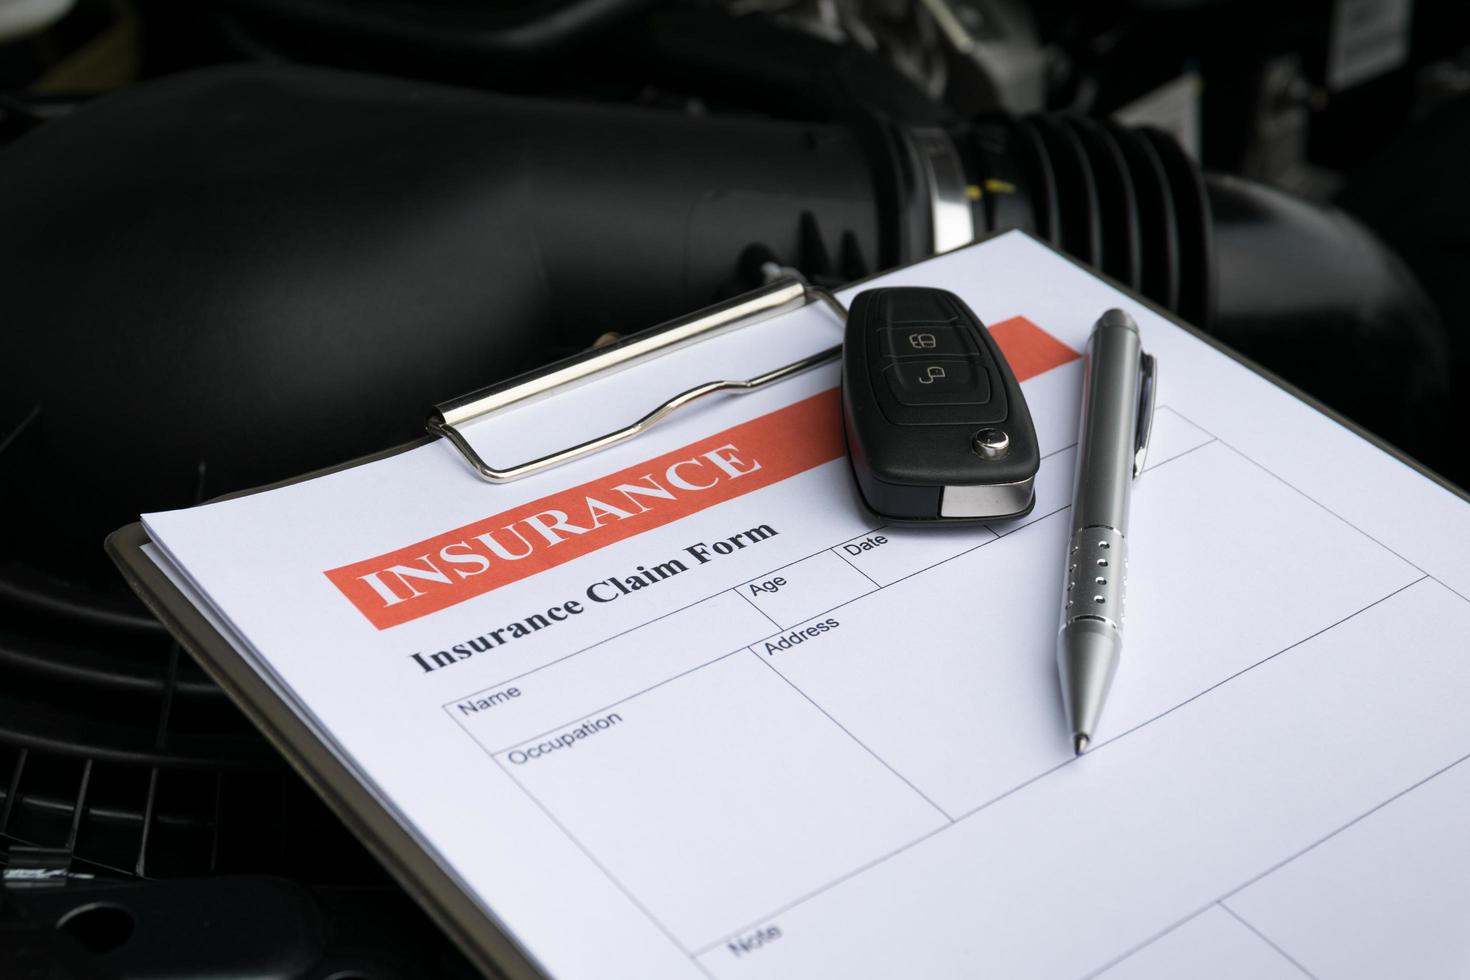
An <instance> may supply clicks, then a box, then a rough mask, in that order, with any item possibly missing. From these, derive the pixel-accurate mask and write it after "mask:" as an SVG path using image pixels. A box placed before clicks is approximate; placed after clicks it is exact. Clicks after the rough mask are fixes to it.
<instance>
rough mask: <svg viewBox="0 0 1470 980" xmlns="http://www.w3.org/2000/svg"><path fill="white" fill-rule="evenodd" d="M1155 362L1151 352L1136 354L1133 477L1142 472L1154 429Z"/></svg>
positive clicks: (1135, 477) (1136, 477)
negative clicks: (1136, 389)
mask: <svg viewBox="0 0 1470 980" xmlns="http://www.w3.org/2000/svg"><path fill="white" fill-rule="evenodd" d="M1156 368H1157V365H1156V362H1155V360H1154V356H1153V355H1152V354H1145V353H1143V352H1141V351H1140V352H1139V355H1138V430H1137V432H1136V434H1135V436H1134V441H1133V478H1134V479H1135V480H1136V479H1138V476H1139V474H1141V473H1142V472H1143V461H1144V460H1145V459H1147V458H1148V441H1149V439H1150V438H1152V436H1153V431H1154V391H1155V388H1156V385H1155V372H1156Z"/></svg>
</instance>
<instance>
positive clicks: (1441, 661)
mask: <svg viewBox="0 0 1470 980" xmlns="http://www.w3.org/2000/svg"><path fill="white" fill-rule="evenodd" d="M872 285H885V286H886V285H933V286H941V287H944V288H947V289H950V290H952V291H953V292H955V293H957V294H958V295H959V296H960V297H961V298H963V299H964V300H965V301H967V302H968V303H969V304H970V306H971V307H972V308H973V309H974V310H975V311H976V312H977V313H978V314H979V316H980V317H981V318H982V319H983V320H984V321H985V322H987V323H988V324H991V325H992V327H993V328H994V330H995V333H996V335H997V338H998V340H999V341H1000V342H1001V344H1002V346H1003V347H1005V348H1006V350H1007V354H1008V357H1009V359H1010V360H1011V362H1012V365H1013V366H1014V368H1015V370H1016V373H1017V375H1018V377H1020V378H1022V379H1024V380H1023V388H1024V391H1025V394H1026V398H1027V400H1028V403H1029V405H1030V408H1031V413H1032V415H1033V417H1034V419H1035V423H1036V428H1037V433H1038V436H1039V438H1040V441H1041V449H1042V453H1043V455H1044V457H1045V458H1044V460H1043V463H1042V468H1041V472H1040V474H1039V475H1038V477H1037V481H1036V485H1037V498H1038V499H1037V504H1036V508H1035V510H1034V512H1033V513H1031V514H1030V515H1029V516H1027V517H1026V518H1024V519H1021V520H1017V521H1012V522H1004V523H996V524H993V525H991V526H988V527H969V528H963V529H935V528H920V529H903V528H897V527H885V526H883V524H882V522H881V521H880V520H878V519H876V518H874V517H873V516H871V515H870V514H867V513H865V512H864V511H863V509H862V508H861V506H860V504H859V503H858V500H857V498H856V495H855V493H854V489H853V485H852V477H851V473H850V470H849V467H848V463H847V460H846V459H845V457H844V455H843V443H842V436H841V430H840V417H839V408H838V402H837V396H836V393H835V386H836V385H837V382H838V374H837V368H836V366H835V365H829V366H827V367H823V368H820V369H817V370H814V371H811V372H808V373H806V374H804V375H801V376H799V377H796V378H794V379H792V380H789V381H786V382H782V383H781V384H778V385H775V386H773V387H771V388H769V389H765V390H761V391H759V392H757V393H753V394H750V395H746V396H743V397H738V398H726V399H723V400H710V401H707V402H702V403H699V404H698V406H697V407H694V408H691V409H687V410H685V411H684V412H683V413H682V414H679V415H676V416H674V417H672V418H671V419H670V420H669V421H668V422H666V423H663V424H662V425H660V426H659V427H657V428H655V429H654V430H652V431H651V432H650V433H648V434H647V435H645V436H642V437H640V438H638V439H635V440H632V441H631V442H628V443H626V444H624V445H621V446H619V447H617V448H615V449H612V450H609V451H607V452H604V453H601V454H599V455H595V456H592V457H589V458H587V459H584V460H581V461H579V462H577V463H574V464H571V465H568V466H566V467H563V468H561V469H556V470H552V471H550V472H548V473H545V474H542V475H540V476H537V477H534V478H531V479H527V480H525V481H523V482H518V483H512V484H507V485H498V486H494V485H488V484H485V483H483V482H481V481H479V480H478V479H476V478H475V477H474V476H473V475H472V474H471V473H470V472H469V470H468V469H467V468H466V467H465V466H464V464H463V462H462V461H461V460H460V459H459V458H458V457H457V456H456V455H455V454H454V453H453V452H452V451H451V449H450V447H448V446H447V445H444V444H442V443H436V444H432V445H427V446H424V447H421V448H417V449H414V450H411V451H408V452H404V453H402V454H399V455H396V456H393V457H390V458H387V459H383V460H380V461H377V462H373V463H369V464H365V465H362V466H359V467H355V468H352V469H347V470H343V471H340V472H337V473H335V474H332V475H329V476H324V477H321V478H318V479H315V480H311V481H308V482H304V483H300V484H296V485H293V486H289V487H286V488H282V489H278V490H274V491H270V492H264V493H260V494H256V495H253V496H247V497H242V498H238V499H234V500H230V501H226V502H221V503H215V504H210V505H207V506H203V507H198V508H194V509H191V510H185V511H176V512H171V513H162V514H151V515H148V516H147V518H146V526H147V530H148V533H149V535H150V537H151V538H152V540H153V541H154V542H155V551H154V555H155V557H156V560H158V561H159V562H160V563H161V564H163V565H164V566H165V568H167V569H169V570H171V574H174V575H178V576H181V577H182V578H183V579H186V580H187V584H188V585H189V586H190V587H191V589H192V590H193V591H194V592H195V593H197V595H198V596H199V597H201V601H207V603H208V604H209V607H210V609H211V611H212V614H213V615H214V616H215V617H216V618H217V619H218V620H219V621H220V622H222V623H223V624H225V625H226V626H227V628H228V629H229V631H230V632H231V634H232V636H233V642H235V643H236V644H237V645H238V646H239V648H240V650H241V654H242V656H245V657H247V658H249V659H250V661H251V662H252V663H253V664H254V665H255V667H256V669H257V670H259V671H260V672H261V673H262V674H264V675H266V676H267V677H269V678H270V679H271V682H272V683H273V684H275V685H276V686H277V687H278V688H279V689H280V690H282V691H283V692H285V694H286V695H287V696H288V697H289V698H290V699H291V701H292V702H293V703H294V704H295V705H296V706H297V710H299V711H300V712H302V713H303V714H309V715H310V716H311V717H312V718H313V719H314V721H315V723H316V724H317V726H318V728H319V730H321V731H323V732H325V733H328V734H327V736H326V737H329V738H330V739H331V740H332V742H333V745H334V747H335V749H336V750H337V752H338V753H339V754H340V755H341V756H342V757H343V758H345V759H347V760H348V761H349V763H350V765H351V766H352V767H353V769H354V770H355V772H356V773H357V775H358V777H359V778H360V779H362V780H363V781H364V782H365V783H367V784H368V785H369V786H370V787H371V788H372V789H373V791H374V792H375V793H376V794H377V795H378V796H379V797H380V798H382V799H384V800H387V801H389V802H390V803H391V805H392V807H393V808H394V809H395V810H396V812H397V814H398V818H399V819H400V820H401V821H402V822H404V823H405V825H408V826H410V827H412V828H413V831H414V832H415V834H417V835H418V836H419V838H420V839H422V840H423V841H424V842H425V845H426V846H427V847H428V848H429V849H430V851H431V853H432V854H433V856H434V857H435V859H436V860H437V861H438V862H440V863H441V865H443V866H445V867H448V868H452V869H453V871H454V873H455V875H456V876H457V877H458V879H459V880H460V881H462V882H464V884H465V887H466V888H467V889H468V890H469V891H470V892H472V893H473V895H474V896H475V898H476V899H477V901H478V902H479V903H480V904H481V905H482V906H483V907H484V909H485V910H486V913H487V914H489V915H492V916H493V917H494V918H495V920H496V921H497V922H499V923H500V924H501V926H502V927H503V928H504V929H505V930H506V931H508V932H509V933H510V934H511V935H513V936H514V937H515V939H516V940H517V941H518V942H519V943H520V944H521V945H522V947H523V948H524V949H525V950H527V951H528V952H529V954H530V955H531V956H532V957H533V958H534V959H535V961H536V962H537V963H538V964H539V965H540V966H541V967H542V968H543V969H544V970H545V971H546V972H547V973H549V974H551V975H554V976H558V977H573V978H576V977H599V978H601V977H638V978H662V977H670V978H672V977H700V976H708V977H721V978H724V977H730V978H740V977H814V976H851V977H885V978H889V977H900V976H926V977H928V976H934V977H939V976H962V977H975V976H995V977H1007V978H1010V977H1057V978H1079V977H1092V976H1102V977H1107V978H1109V980H1118V978H1124V977H1128V978H1134V977H1181V976H1188V977H1227V976H1228V977H1235V976H1250V977H1283V978H1285V977H1293V978H1295V977H1300V976H1301V975H1302V974H1303V973H1305V974H1308V975H1310V976H1312V977H1316V978H1328V977H1384V976H1403V975H1413V976H1420V977H1427V976H1465V975H1467V973H1470V934H1467V933H1466V931H1465V929H1464V924H1465V922H1467V921H1470V835H1467V834H1466V833H1465V832H1464V824H1465V818H1466V815H1467V814H1470V765H1466V764H1465V760H1466V759H1467V758H1470V711H1466V710H1465V703H1466V695H1467V692H1470V641H1467V639H1466V637H1470V599H1467V598H1466V597H1467V596H1470V547H1467V544H1470V503H1467V502H1466V501H1465V500H1463V499H1461V498H1459V497H1457V496H1455V495H1454V494H1452V493H1451V492H1449V491H1447V490H1445V489H1444V488H1442V487H1440V486H1438V485H1436V484H1435V483H1434V482H1432V481H1430V480H1429V479H1427V478H1425V477H1423V476H1422V475H1420V474H1418V473H1416V472H1415V471H1413V470H1412V469H1410V468H1409V467H1407V466H1405V465H1404V464H1403V463H1401V462H1400V461H1398V460H1396V459H1394V458H1393V457H1391V456H1390V455H1388V454H1386V453H1384V452H1382V451H1381V450H1379V449H1377V448H1375V447H1374V446H1372V445H1370V444H1369V443H1367V442H1365V441H1363V440H1362V439H1360V438H1359V437H1358V436H1356V435H1355V434H1353V433H1352V432H1350V431H1349V430H1347V429H1345V428H1344V427H1342V426H1341V425H1339V424H1338V423H1337V422H1334V421H1333V420H1331V419H1329V418H1327V417H1325V416H1323V415H1321V414H1319V413H1318V412H1317V411H1315V410H1314V409H1312V408H1310V407H1308V406H1306V405H1304V404H1303V403H1302V402H1300V401H1298V400H1296V399H1295V398H1294V397H1292V396H1291V395H1290V394H1288V393H1286V392H1285V391H1283V390H1282V389H1280V388H1278V387H1276V386H1275V385H1273V384H1272V383H1270V382H1268V381H1266V380H1264V379H1263V378H1261V377H1260V376H1258V375H1256V374H1254V373H1252V372H1251V371H1250V370H1248V369H1247V368H1245V367H1243V366H1241V365H1240V364H1238V363H1236V362H1235V361H1233V360H1231V359H1230V358H1228V357H1227V356H1225V355H1224V354H1222V353H1220V352H1219V351H1217V350H1215V349H1214V348H1212V347H1210V346H1209V345H1207V344H1205V343H1204V342H1202V341H1200V340H1199V339H1198V338H1196V337H1194V336H1193V335H1191V334H1189V333H1188V332H1186V331H1184V330H1182V329H1180V328H1178V327H1176V326H1174V325H1172V324H1170V323H1169V322H1167V321H1166V320H1164V319H1163V318H1161V317H1159V316H1158V315H1156V314H1154V313H1153V312H1151V311H1150V310H1148V309H1147V308H1145V307H1143V306H1141V305H1139V304H1138V303H1136V302H1134V301H1133V300H1132V299H1131V298H1130V297H1128V296H1126V295H1124V294H1122V293H1120V292H1118V291H1116V290H1115V289H1113V288H1112V287H1110V286H1109V285H1107V284H1106V283H1103V282H1101V281H1099V280H1097V279H1095V278H1094V277H1092V276H1091V275H1089V274H1088V273H1087V272H1085V271H1084V270H1082V269H1080V268H1078V267H1077V266H1075V265H1073V264H1072V263H1070V262H1069V261H1067V260H1064V259H1062V258H1060V257H1059V256H1057V255H1056V254H1054V253H1052V252H1051V251H1049V250H1048V249H1046V248H1045V247H1044V246H1042V245H1040V244H1038V243H1037V242H1035V241H1033V240H1031V239H1029V238H1027V237H1025V236H1023V235H1020V234H1010V235H1006V236H1003V237H1000V238H997V239H992V240H990V241H988V242H985V243H983V244H980V245H977V246H973V247H970V248H965V249H961V250H959V251H956V252H952V253H949V254H948V255H945V256H942V257H939V258H936V259H933V260H931V261H928V262H926V263H923V264H921V265H918V266H915V267H912V268H909V269H906V270H903V271H900V272H897V273H894V274H892V275H888V276H884V277H882V278H881V279H879V280H877V281H876V282H875V283H873V284H872ZM1112 306H1120V307H1122V308H1124V309H1125V310H1127V311H1128V312H1129V313H1130V314H1131V315H1132V316H1133V317H1134V318H1135V319H1136V320H1137V321H1138V323H1139V325H1140V328H1141V331H1142V334H1143V338H1144V344H1145V347H1146V348H1147V349H1148V350H1149V351H1150V352H1152V353H1154V354H1155V355H1157V357H1158V361H1159V366H1160V369H1159V370H1160V383H1159V391H1158V404H1159V408H1158V411H1157V416H1156V421H1155V423H1154V433H1153V445H1152V449H1151V452H1150V454H1149V458H1148V468H1147V470H1146V472H1145V473H1144V474H1143V476H1142V477H1141V478H1140V480H1139V481H1138V483H1137V485H1136V490H1135V496H1134V503H1133V518H1132V524H1133V529H1132V531H1131V534H1132V541H1131V542H1130V546H1129V552H1130V557H1131V562H1132V565H1131V568H1130V570H1129V583H1128V584H1129V609H1128V624H1127V625H1128V635H1127V645H1126V648H1125V652H1124V658H1123V663H1122V666H1121V668H1120V670H1119V673H1118V676H1117V680H1116V682H1115V685H1114V689H1113V693H1112V696H1111V699H1110V703H1109V705H1108V707H1107V710H1106V713H1105V715H1104V717H1103V720H1102V726H1101V728H1100V729H1099V731H1098V733H1097V740H1096V741H1095V743H1094V746H1095V747H1094V748H1093V749H1092V750H1091V751H1090V752H1089V753H1088V754H1087V755H1086V756H1084V757H1082V758H1080V759H1074V758H1073V756H1072V751H1071V744H1070V739H1069V733H1068V731H1067V729H1066V725H1065V723H1064V722H1063V719H1062V712H1061V705H1060V699H1059V694H1058V682H1057V669H1056V664H1055V659H1054V643H1055V635H1056V631H1057V626H1058V613H1059V599H1060V596H1059V592H1060V584H1061V578H1062V571H1063V567H1062V566H1063V548H1064V542H1065V541H1066V540H1067V537H1068V530H1069V528H1068V510H1069V500H1070V493H1071V479H1072V471H1073V464H1074V448H1073V447H1074V443H1075V441H1076V425H1077V417H1078V402H1079V397H1080V388H1081V369H1082V361H1081V360H1080V358H1079V357H1078V356H1077V354H1076V352H1077V351H1079V350H1081V349H1082V348H1083V346H1084V344H1085V342H1086V338H1087V334H1088V331H1089V329H1090V327H1091V326H1092V324H1093V322H1094V321H1095V320H1096V319H1097V317H1098V315H1099V314H1100V313H1101V312H1102V311H1103V310H1105V309H1107V308H1109V307H1112ZM840 336H841V329H840V326H839V325H838V324H837V323H836V322H835V320H834V319H833V317H832V315H831V313H829V312H827V311H825V310H823V309H821V308H816V307H808V308H806V309H803V310H799V311H796V312H792V313H787V314H784V315H782V316H779V317H776V318H774V319H770V320H767V321H764V322H762V323H759V324H756V325H753V326H749V327H745V328H741V329H739V330H736V331H734V332H732V333H729V334H726V335H722V336H720V337H717V338H715V339H713V340H710V341H707V342H705V343H702V344H699V345H696V346H693V347H689V348H686V349H684V350H681V351H678V352H676V353H674V354H671V355H669V356H666V357H664V358H661V359H659V360H657V361H656V362H653V363H650V364H648V365H645V366H642V367H638V368H635V369H631V370H629V371H625V372H623V373H621V374H617V375H614V376H611V377H608V378H605V379H602V380H599V381H597V382H594V383H592V384H589V385H587V386H585V387H583V388H580V389H577V390H574V391H572V392H570V393H568V394H566V395H563V396H561V397H558V398H555V399H552V400H549V401H544V402H540V403H536V404H532V405H528V406H526V407H525V408H523V409H521V410H518V411H517V412H516V413H515V414H513V415H510V416H507V417H503V418H495V419H491V420H488V421H486V422H485V423H483V424H482V425H480V426H477V427H475V428H474V429H472V430H471V433H470V436H471V439H472V441H474V442H475V444H476V445H477V446H478V447H480V448H481V450H482V452H483V453H484V454H485V455H486V456H487V458H489V459H491V460H492V461H493V462H497V463H509V462H512V461H515V460H520V459H525V458H530V457H532V456H535V455H539V454H540V453H543V452H546V451H548V450H550V449H552V448H557V447H560V446H563V445H566V444H568V443H570V442H572V441H576V440H580V439H582V438H586V437H589V436H591V435H595V434H597V433H599V432H601V431H604V430H606V429H608V428H611V427H613V426H614V425H617V424H622V423H623V422H625V421H627V420H629V419H631V418H633V417H636V416H638V415H640V414H642V413H643V412H644V411H646V410H647V409H648V408H650V407H651V403H652V402H655V401H657V400H659V399H660V398H662V397H663V396H664V394H665V393H668V392H672V391H676V390H679V389H682V388H685V387H688V386H689V385H691V384H693V383H696V382H699V381H704V380H707V379H710V378H715V377H747V376H750V375H753V374H756V373H759V372H760V371H763V370H765V369H768V368H770V367H772V366H774V365H777V364H781V363H785V362H787V361H790V360H793V359H795V358H797V357H799V356H801V355H804V354H807V353H810V352H812V351H815V350H817V349H820V348H822V347H825V346H828V345H830V344H832V343H834V342H836V341H837V340H838V339H839V338H840Z"/></svg>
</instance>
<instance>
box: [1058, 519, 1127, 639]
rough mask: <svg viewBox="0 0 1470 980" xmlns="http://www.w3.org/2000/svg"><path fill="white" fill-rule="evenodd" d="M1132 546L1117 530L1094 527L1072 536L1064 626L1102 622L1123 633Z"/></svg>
mask: <svg viewBox="0 0 1470 980" xmlns="http://www.w3.org/2000/svg"><path fill="white" fill-rule="evenodd" d="M1127 573H1128V542H1127V541H1126V540H1124V538H1123V535H1122V533H1120V532H1119V531H1118V530H1117V529H1116V528H1111V527H1107V526H1105V525H1092V526H1090V527H1084V528H1081V529H1079V530H1078V531H1077V532H1076V533H1074V534H1073V535H1072V546H1071V548H1070V550H1069V551H1068V559H1067V583H1066V589H1065V591H1064V592H1063V597H1064V598H1063V600H1062V624H1063V625H1064V626H1065V625H1067V624H1069V623H1073V622H1076V621H1077V620H1079V619H1101V620H1103V621H1105V622H1107V623H1109V624H1110V625H1111V626H1112V627H1113V628H1114V629H1115V630H1117V631H1118V632H1119V633H1120V634H1121V633H1122V632H1123V612H1124V602H1125V600H1126V598H1127V591H1128V590H1127V586H1128V577H1127Z"/></svg>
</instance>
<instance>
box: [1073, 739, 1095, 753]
mask: <svg viewBox="0 0 1470 980" xmlns="http://www.w3.org/2000/svg"><path fill="white" fill-rule="evenodd" d="M1091 741H1092V739H1090V738H1088V737H1087V736H1086V735H1073V736H1072V749H1073V750H1074V751H1075V752H1076V753H1077V754H1078V755H1081V754H1082V753H1084V752H1086V751H1087V745H1088V743H1089V742H1091Z"/></svg>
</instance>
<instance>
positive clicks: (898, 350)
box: [842, 287, 1041, 522]
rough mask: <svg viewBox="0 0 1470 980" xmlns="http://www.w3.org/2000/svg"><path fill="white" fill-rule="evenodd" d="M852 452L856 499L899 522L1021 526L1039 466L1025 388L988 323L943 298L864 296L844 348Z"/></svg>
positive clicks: (893, 292) (891, 292)
mask: <svg viewBox="0 0 1470 980" xmlns="http://www.w3.org/2000/svg"><path fill="white" fill-rule="evenodd" d="M842 415H843V425H844V428H845V429H846V432H847V451H848V456H849V458H850V459H851V460H852V469H853V473H854V475H855V476H856V477H857V485H858V488H859V489H860V490H861V492H862V496H863V500H864V502H865V503H866V504H867V505H868V508H869V509H871V510H872V511H873V512H875V513H877V514H879V515H881V516H883V517H886V518H888V519H890V520H894V521H904V522H931V521H932V522H940V521H980V520H994V519H996V518H1003V517H1019V516H1021V515H1022V514H1026V513H1029V512H1030V511H1031V508H1032V506H1034V504H1035V502H1036V496H1035V492H1034V490H1035V482H1036V471H1037V470H1038V469H1039V468H1040V467H1041V455H1040V450H1039V449H1038V447H1037V444H1036V429H1035V428H1034V427H1033V426H1032V424H1031V413H1030V412H1029V411H1028V410H1027V408H1026V399H1025V397H1024V396H1023V395H1022V394H1021V386H1020V385H1019V384H1018V383H1017V382H1016V377H1015V375H1014V374H1012V373H1011V368H1010V365H1009V364H1007V363H1006V359H1005V355H1004V354H1002V353H1001V350H1000V347H999V346H998V345H997V344H996V343H995V340H994V338H992V337H991V336H990V332H989V331H988V330H986V329H985V325H984V324H982V323H981V322H980V320H979V319H978V318H977V317H976V316H975V314H974V313H973V312H971V311H970V308H969V307H968V306H966V305H965V304H964V302H962V301H961V300H960V298H959V297H957V296H955V295H954V294H953V293H949V292H946V291H944V290H942V289H921V288H913V287H896V288H889V289H870V290H867V291H866V292H863V293H860V294H859V295H858V297H857V298H856V299H855V300H853V302H852V305H851V307H850V308H849V311H848V317H847V333H846V337H845V339H844V343H843V351H842Z"/></svg>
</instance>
